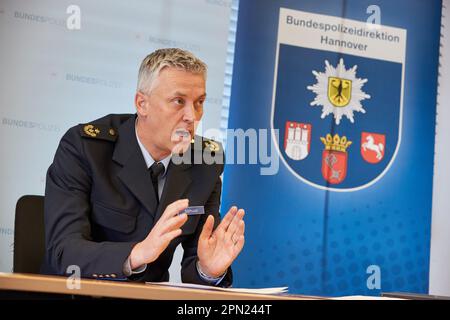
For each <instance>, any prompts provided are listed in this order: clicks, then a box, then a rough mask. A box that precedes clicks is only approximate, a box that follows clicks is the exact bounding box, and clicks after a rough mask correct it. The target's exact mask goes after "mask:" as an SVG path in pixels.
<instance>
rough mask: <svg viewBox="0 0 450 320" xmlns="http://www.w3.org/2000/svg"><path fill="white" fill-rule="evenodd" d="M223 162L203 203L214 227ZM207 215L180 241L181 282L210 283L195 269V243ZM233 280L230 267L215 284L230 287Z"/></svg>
mask: <svg viewBox="0 0 450 320" xmlns="http://www.w3.org/2000/svg"><path fill="white" fill-rule="evenodd" d="M223 163H224V162H223ZM223 167H224V166H223V164H221V165H219V170H218V171H219V172H218V175H217V181H216V185H215V187H214V190H213V192H212V193H211V195H210V197H209V199H208V201H207V203H206V204H205V212H206V213H208V214H212V215H213V216H214V229H215V228H216V227H217V226H218V225H219V223H220V212H219V208H220V195H221V192H222V180H221V178H220V175H221V174H222V172H223ZM207 217H208V215H206V214H205V215H203V217H202V219H201V220H200V222H199V224H198V227H197V230H196V231H195V232H194V234H193V235H192V236H191V237H190V238H189V239H188V240H187V241H184V242H183V243H182V245H183V249H184V254H183V260H182V262H181V280H182V281H183V282H188V283H196V284H203V285H210V284H211V283H210V282H207V281H205V280H204V279H203V278H202V277H201V276H200V274H199V272H198V270H197V261H198V257H197V244H198V239H199V237H200V233H201V232H202V228H203V225H204V223H205V221H206V218H207ZM232 280H233V274H232V271H231V267H230V268H228V270H227V273H226V275H225V277H224V278H223V279H222V281H220V282H219V283H218V284H217V286H220V287H230V286H231V284H232Z"/></svg>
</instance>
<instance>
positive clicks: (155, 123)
mask: <svg viewBox="0 0 450 320" xmlns="http://www.w3.org/2000/svg"><path fill="white" fill-rule="evenodd" d="M205 98H206V92H205V79H204V77H203V75H201V74H195V73H190V72H187V71H184V70H180V69H176V68H171V67H166V68H164V69H162V70H161V72H160V73H159V75H158V76H157V77H156V79H155V80H154V82H153V86H152V89H151V91H150V93H149V94H142V93H140V92H138V93H137V94H136V106H137V110H138V114H139V116H140V117H139V122H141V121H142V122H143V123H141V124H142V126H140V128H141V129H142V131H143V132H142V134H143V136H144V137H145V140H147V141H149V140H150V141H151V144H152V145H153V146H152V147H154V148H157V150H158V152H162V153H165V152H171V153H181V152H184V151H186V150H187V148H188V147H189V145H190V142H191V139H192V138H193V137H194V134H195V130H196V128H197V124H198V122H199V121H200V120H201V118H202V115H203V103H204V101H205Z"/></svg>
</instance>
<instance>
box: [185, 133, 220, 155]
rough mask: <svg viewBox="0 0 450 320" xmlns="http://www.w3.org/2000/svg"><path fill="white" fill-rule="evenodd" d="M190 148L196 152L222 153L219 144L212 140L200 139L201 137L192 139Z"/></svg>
mask: <svg viewBox="0 0 450 320" xmlns="http://www.w3.org/2000/svg"><path fill="white" fill-rule="evenodd" d="M191 148H192V150H195V151H196V152H203V151H208V152H221V151H223V148H222V145H221V144H220V143H219V142H216V141H214V140H211V139H208V138H205V137H202V136H197V135H196V136H195V137H194V139H192V141H191Z"/></svg>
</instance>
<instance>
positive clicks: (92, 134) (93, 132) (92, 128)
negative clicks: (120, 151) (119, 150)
mask: <svg viewBox="0 0 450 320" xmlns="http://www.w3.org/2000/svg"><path fill="white" fill-rule="evenodd" d="M79 127H80V134H81V136H82V137H85V138H91V139H100V140H107V141H112V142H114V141H116V139H117V136H118V134H117V130H116V129H115V128H113V127H111V126H108V125H105V124H97V123H86V124H80V126H79Z"/></svg>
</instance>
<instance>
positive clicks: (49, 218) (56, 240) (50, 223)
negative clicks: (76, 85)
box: [45, 127, 136, 279]
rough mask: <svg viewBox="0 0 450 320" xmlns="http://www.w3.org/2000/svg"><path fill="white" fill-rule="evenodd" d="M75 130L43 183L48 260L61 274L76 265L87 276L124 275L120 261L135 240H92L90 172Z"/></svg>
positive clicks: (123, 259)
mask: <svg viewBox="0 0 450 320" xmlns="http://www.w3.org/2000/svg"><path fill="white" fill-rule="evenodd" d="M82 146H83V143H82V138H81V137H80V135H79V133H78V131H77V130H76V127H75V128H72V129H70V130H69V131H68V132H67V133H66V134H65V135H64V137H63V138H62V139H61V142H60V144H59V146H58V149H57V151H56V154H55V158H54V161H53V163H52V164H51V166H50V167H49V169H48V172H47V180H46V187H45V238H46V239H45V241H46V250H47V252H46V253H47V257H48V263H49V264H50V265H51V267H52V269H53V270H54V272H56V273H57V274H59V275H65V274H66V270H67V267H69V266H73V265H74V266H78V267H79V268H80V272H81V276H82V277H87V278H100V279H101V278H111V279H114V278H117V279H119V278H126V276H125V275H124V273H123V265H124V262H125V260H126V259H127V257H128V256H129V254H130V252H131V250H132V248H133V246H134V245H135V244H136V243H135V242H94V241H93V240H92V237H91V225H90V218H89V217H90V212H91V207H90V191H91V184H92V176H91V174H90V169H89V165H88V163H87V161H86V160H85V159H84V156H83V147H82Z"/></svg>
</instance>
